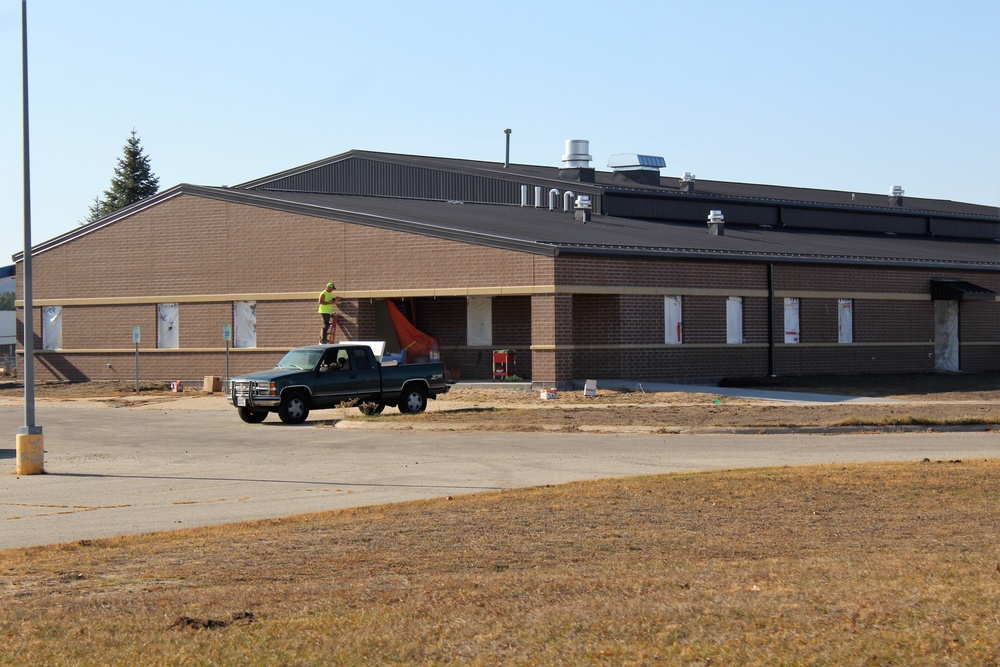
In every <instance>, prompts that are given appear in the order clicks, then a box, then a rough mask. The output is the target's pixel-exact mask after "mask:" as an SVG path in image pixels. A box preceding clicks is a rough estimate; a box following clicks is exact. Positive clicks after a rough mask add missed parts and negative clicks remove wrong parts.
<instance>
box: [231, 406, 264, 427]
mask: <svg viewBox="0 0 1000 667" xmlns="http://www.w3.org/2000/svg"><path fill="white" fill-rule="evenodd" d="M236 411H237V412H239V413H240V419H242V420H243V421H245V422H246V423H248V424H259V423H261V422H262V421H264V420H265V419H267V412H265V411H261V412H258V411H256V410H251V409H250V408H236Z"/></svg>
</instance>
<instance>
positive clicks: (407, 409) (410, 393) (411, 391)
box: [399, 385, 427, 415]
mask: <svg viewBox="0 0 1000 667" xmlns="http://www.w3.org/2000/svg"><path fill="white" fill-rule="evenodd" d="M426 409H427V390H426V389H424V388H423V387H421V386H419V385H413V386H410V387H404V388H403V393H402V394H401V395H400V397H399V411H400V412H402V413H403V414H404V415H405V414H411V415H415V414H418V413H420V412H423V411H424V410H426Z"/></svg>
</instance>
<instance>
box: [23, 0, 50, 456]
mask: <svg viewBox="0 0 1000 667" xmlns="http://www.w3.org/2000/svg"><path fill="white" fill-rule="evenodd" d="M21 62H22V69H21V81H22V103H23V113H24V373H23V375H24V426H22V427H21V428H19V429H17V474H18V475H37V474H39V473H42V472H45V442H44V440H43V438H42V427H41V426H38V425H36V424H35V323H34V320H35V318H34V312H33V311H34V303H33V300H32V298H31V178H30V171H31V170H30V168H29V164H30V163H29V160H28V155H29V150H28V0H21Z"/></svg>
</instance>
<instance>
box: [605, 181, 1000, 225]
mask: <svg viewBox="0 0 1000 667" xmlns="http://www.w3.org/2000/svg"><path fill="white" fill-rule="evenodd" d="M604 194H605V195H626V196H629V197H648V198H650V199H676V200H683V201H697V202H706V203H708V202H730V203H733V204H751V205H759V206H780V207H785V208H788V207H794V208H800V209H808V210H813V211H852V212H866V213H878V214H880V215H881V214H889V215H902V216H908V217H917V218H924V217H934V218H948V219H961V220H970V219H976V220H982V221H984V222H1000V215H995V216H993V215H982V214H976V213H950V212H947V211H934V210H930V209H916V208H894V207H890V206H886V207H881V206H863V205H852V204H833V203H825V202H812V201H805V200H796V199H774V198H765V197H759V198H758V197H746V196H740V195H724V194H715V193H711V192H692V193H689V192H677V191H671V190H665V191H662V190H640V189H633V188H607V187H606V188H604Z"/></svg>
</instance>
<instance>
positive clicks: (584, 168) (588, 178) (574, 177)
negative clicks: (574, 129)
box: [559, 139, 595, 183]
mask: <svg viewBox="0 0 1000 667" xmlns="http://www.w3.org/2000/svg"><path fill="white" fill-rule="evenodd" d="M593 159H594V158H593V157H591V155H590V141H589V140H587V139H567V140H566V153H565V155H563V157H562V163H563V166H562V168H561V169H560V170H559V178H561V179H563V180H567V181H579V182H581V183H593V182H594V177H595V171H594V168H593V167H591V166H590V161H591V160H593Z"/></svg>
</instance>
